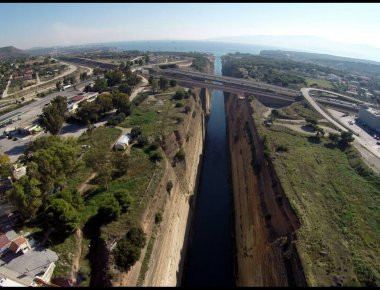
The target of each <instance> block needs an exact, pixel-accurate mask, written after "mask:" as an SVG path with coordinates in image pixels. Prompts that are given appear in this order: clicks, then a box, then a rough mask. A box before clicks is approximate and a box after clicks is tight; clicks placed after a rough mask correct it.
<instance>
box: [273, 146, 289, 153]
mask: <svg viewBox="0 0 380 290" xmlns="http://www.w3.org/2000/svg"><path fill="white" fill-rule="evenodd" d="M276 151H277V152H288V151H289V149H288V147H287V146H285V145H279V146H277V148H276Z"/></svg>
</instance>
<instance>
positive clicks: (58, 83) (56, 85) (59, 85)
mask: <svg viewBox="0 0 380 290" xmlns="http://www.w3.org/2000/svg"><path fill="white" fill-rule="evenodd" d="M55 87H56V88H57V90H58V91H60V90H61V88H62V82H61V81H57V82H56V83H55Z"/></svg>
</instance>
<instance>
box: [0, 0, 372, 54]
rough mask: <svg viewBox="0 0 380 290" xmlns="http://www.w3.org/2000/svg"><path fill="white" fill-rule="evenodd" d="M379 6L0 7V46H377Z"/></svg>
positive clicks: (102, 5) (127, 5) (66, 5)
mask: <svg viewBox="0 0 380 290" xmlns="http://www.w3.org/2000/svg"><path fill="white" fill-rule="evenodd" d="M379 32H380V4H376V3H373V4H371V3H362V4H327V3H326V4H317V3H311V4H309V3H305V4H302V3H301V4H274V3H272V4H264V3H263V4H259V3H252V4H249V3H242V4H232V3H223V4H201V3H193V4H191V3H188V4H181V3H177V4H169V3H167V4H154V3H143V4H137V3H136V4H133V3H125V4H123V3H113V4H101V3H97V4H90V3H78V4H76V3H61V4H53V3H51V4H48V3H39V4H31V3H29V4H21V3H15V4H5V3H1V4H0V46H8V45H13V46H16V47H18V48H21V49H26V48H31V47H36V46H53V45H72V44H86V43H93V42H108V41H123V40H169V39H170V40H202V39H207V38H214V37H221V36H239V35H313V36H322V37H326V38H328V39H331V40H335V41H338V42H342V43H347V44H366V45H370V46H373V47H377V48H380V36H379Z"/></svg>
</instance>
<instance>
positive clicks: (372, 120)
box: [358, 105, 380, 132]
mask: <svg viewBox="0 0 380 290" xmlns="http://www.w3.org/2000/svg"><path fill="white" fill-rule="evenodd" d="M358 118H359V120H360V121H362V122H363V123H365V124H366V125H368V126H369V127H370V128H372V129H373V130H375V131H377V132H380V111H378V110H375V109H373V108H369V107H368V106H365V105H363V106H361V107H360V109H359V115H358Z"/></svg>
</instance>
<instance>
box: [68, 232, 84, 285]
mask: <svg viewBox="0 0 380 290" xmlns="http://www.w3.org/2000/svg"><path fill="white" fill-rule="evenodd" d="M75 238H76V246H77V251H76V253H75V255H74V258H73V264H72V265H71V275H70V279H71V281H72V282H73V284H74V285H76V283H77V274H78V271H79V267H80V257H81V254H82V240H83V232H82V230H81V229H80V228H78V229H77V230H76V232H75Z"/></svg>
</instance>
